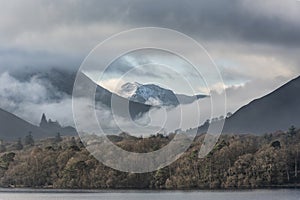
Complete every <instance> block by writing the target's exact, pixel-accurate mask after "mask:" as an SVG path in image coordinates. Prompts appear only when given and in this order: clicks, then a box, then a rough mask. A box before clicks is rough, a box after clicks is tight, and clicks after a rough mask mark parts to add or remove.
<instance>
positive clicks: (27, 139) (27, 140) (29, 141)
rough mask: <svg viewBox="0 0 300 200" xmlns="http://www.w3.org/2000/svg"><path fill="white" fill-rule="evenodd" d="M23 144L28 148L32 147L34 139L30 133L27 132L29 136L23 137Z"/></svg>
mask: <svg viewBox="0 0 300 200" xmlns="http://www.w3.org/2000/svg"><path fill="white" fill-rule="evenodd" d="M24 144H25V145H30V146H33V145H34V139H33V137H32V135H31V132H29V134H28V135H27V136H26V137H25V140H24Z"/></svg>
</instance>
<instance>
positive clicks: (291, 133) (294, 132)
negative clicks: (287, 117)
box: [288, 126, 296, 136]
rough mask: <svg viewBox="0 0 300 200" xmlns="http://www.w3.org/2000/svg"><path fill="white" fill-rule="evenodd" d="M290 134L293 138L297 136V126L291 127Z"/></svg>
mask: <svg viewBox="0 0 300 200" xmlns="http://www.w3.org/2000/svg"><path fill="white" fill-rule="evenodd" d="M288 134H289V135H291V136H293V135H295V134H296V127H295V126H291V127H290V128H289V131H288Z"/></svg>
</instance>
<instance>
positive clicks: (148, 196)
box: [0, 189, 300, 200]
mask: <svg viewBox="0 0 300 200" xmlns="http://www.w3.org/2000/svg"><path fill="white" fill-rule="evenodd" d="M96 199H97V200H98V199H105V200H125V199H130V200H138V199H139V200H154V199H160V200H177V199H178V200H190V199H197V200H214V199H218V200H243V199H245V200H294V199H295V200H300V190H297V189H285V190H249V191H100V192H99V191H98V192H96V191H91V192H89V193H87V192H84V191H83V192H78V191H76V192H72V191H50V192H49V191H42V192H41V191H40V190H1V189H0V200H96Z"/></svg>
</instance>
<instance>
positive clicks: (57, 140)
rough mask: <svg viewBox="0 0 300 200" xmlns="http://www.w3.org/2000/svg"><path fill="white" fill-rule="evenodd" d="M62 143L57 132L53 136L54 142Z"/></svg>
mask: <svg viewBox="0 0 300 200" xmlns="http://www.w3.org/2000/svg"><path fill="white" fill-rule="evenodd" d="M61 141H62V138H61V136H60V133H59V132H58V133H57V134H56V136H55V142H61Z"/></svg>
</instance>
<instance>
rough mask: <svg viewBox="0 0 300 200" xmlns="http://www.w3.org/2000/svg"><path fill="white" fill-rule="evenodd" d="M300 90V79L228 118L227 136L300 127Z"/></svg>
mask: <svg viewBox="0 0 300 200" xmlns="http://www.w3.org/2000/svg"><path fill="white" fill-rule="evenodd" d="M299 91H300V76H299V77H297V78H295V79H293V80H291V81H289V82H288V83H286V84H284V85H283V86H281V87H279V88H278V89H276V90H275V91H273V92H271V93H269V94H267V95H265V96H263V97H261V98H259V99H256V100H254V101H252V102H250V103H249V104H247V105H245V106H243V107H241V108H240V109H239V110H238V111H236V112H235V113H234V114H233V115H231V116H230V117H228V118H226V120H225V124H224V128H223V133H250V134H264V133H271V132H275V131H278V130H287V129H288V128H289V127H291V126H292V125H293V126H296V127H300V117H299V116H300V93H299ZM212 123H214V122H212ZM215 123H216V122H215ZM208 125H209V124H208V123H205V124H204V125H203V126H201V127H199V128H198V132H199V133H204V132H206V131H207V128H208Z"/></svg>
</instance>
